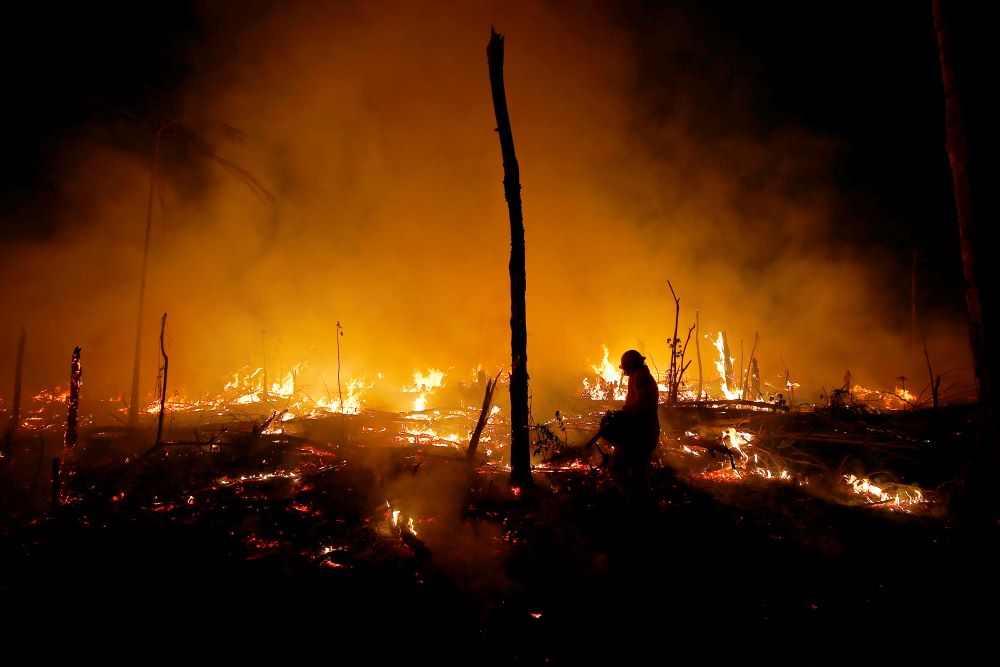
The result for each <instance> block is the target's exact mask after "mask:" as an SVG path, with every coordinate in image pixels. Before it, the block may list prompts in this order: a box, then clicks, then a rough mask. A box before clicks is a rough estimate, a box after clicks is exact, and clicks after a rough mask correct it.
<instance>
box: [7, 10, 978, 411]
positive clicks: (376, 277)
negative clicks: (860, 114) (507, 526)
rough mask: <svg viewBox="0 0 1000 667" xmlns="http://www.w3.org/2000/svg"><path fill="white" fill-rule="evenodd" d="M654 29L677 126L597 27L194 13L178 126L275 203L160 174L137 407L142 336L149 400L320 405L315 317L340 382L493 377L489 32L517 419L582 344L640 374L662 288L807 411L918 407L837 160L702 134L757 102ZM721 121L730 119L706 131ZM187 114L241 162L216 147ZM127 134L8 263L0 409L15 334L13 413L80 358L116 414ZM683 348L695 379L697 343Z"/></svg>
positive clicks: (562, 18) (685, 40)
mask: <svg viewBox="0 0 1000 667" xmlns="http://www.w3.org/2000/svg"><path fill="white" fill-rule="evenodd" d="M676 18H677V19H678V20H677V21H673V22H671V21H666V22H664V25H665V29H664V33H663V35H662V42H663V44H664V49H667V50H669V49H676V50H677V51H678V52H679V53H682V54H683V55H684V57H678V58H675V59H672V60H671V59H667V60H666V61H665V62H666V63H668V64H669V66H670V67H671V68H672V69H670V70H665V71H663V72H662V73H660V74H662V80H663V81H665V82H673V85H674V87H673V88H672V90H671V97H672V104H671V105H670V111H669V113H667V112H663V110H662V109H660V110H659V111H658V112H657V113H653V112H651V111H650V109H649V108H647V107H646V106H645V103H646V102H647V101H648V96H646V95H642V94H640V93H639V91H641V90H643V89H646V88H648V84H649V82H648V81H646V80H644V77H648V76H650V71H649V67H648V63H647V64H646V65H647V66H645V67H644V66H643V65H644V63H643V58H644V57H646V55H647V54H646V52H645V49H639V48H638V47H637V46H636V44H635V42H634V41H633V39H632V38H631V36H630V32H629V31H628V30H627V29H626V28H625V27H624V25H623V24H622V23H621V22H620V21H618V19H620V17H619V16H617V15H615V14H614V13H613V12H612V10H610V9H609V8H608V7H607V6H605V5H604V4H602V3H594V4H587V5H581V4H579V3H554V4H549V3H541V4H536V3H505V2H492V3H491V2H487V3H465V2H455V3H447V4H446V3H418V2H414V3H402V2H393V3H343V4H336V5H332V6H331V3H323V2H287V3H274V4H273V5H272V6H266V5H265V6H264V8H261V7H260V6H256V8H255V9H252V10H247V9H246V8H244V7H242V6H241V7H240V8H239V9H238V10H237V9H236V7H235V6H234V5H231V4H230V3H218V5H217V4H216V3H211V4H209V5H206V6H205V7H204V16H203V21H204V26H205V38H204V40H203V42H202V43H201V44H200V45H199V46H198V47H197V48H195V49H194V50H193V51H192V52H191V54H190V58H191V65H192V70H193V72H194V74H193V75H192V77H191V79H190V80H189V81H188V82H187V84H186V85H185V87H184V88H183V90H182V91H181V92H180V93H179V98H180V100H181V102H180V104H178V105H176V108H179V109H183V111H182V112H173V113H175V114H177V115H180V114H183V117H184V118H185V121H186V123H187V124H189V125H191V126H193V127H194V128H195V129H197V130H198V131H199V132H200V133H201V134H202V136H203V137H204V138H205V140H206V141H208V142H209V143H211V144H212V145H213V146H214V147H215V148H216V150H217V151H218V154H219V155H222V156H225V157H226V158H228V159H231V160H232V161H234V162H235V163H237V164H239V165H241V166H243V167H245V168H246V169H248V170H249V171H250V172H252V173H253V174H254V176H256V178H258V179H259V180H260V181H261V182H262V183H264V184H265V186H266V187H267V188H268V189H269V191H270V192H272V193H273V194H274V196H275V198H276V200H275V201H274V202H273V203H269V202H266V201H263V200H262V199H260V198H258V197H255V196H254V194H253V193H252V192H251V191H250V189H248V188H247V187H245V184H244V183H243V182H241V180H240V179H239V178H235V177H234V176H233V174H232V173H231V172H228V171H226V170H225V169H223V168H220V167H219V165H218V164H215V163H213V162H212V161H211V160H205V159H203V158H199V157H198V156H197V155H195V154H192V153H191V152H190V151H188V152H186V153H185V152H183V151H178V150H177V149H176V148H172V149H171V148H167V149H165V150H166V153H165V158H164V160H163V168H162V175H163V178H162V183H163V190H162V193H161V196H160V197H158V198H157V201H156V206H155V220H154V234H153V239H152V249H151V264H150V274H149V283H148V285H149V287H148V293H147V297H146V313H145V322H146V325H145V340H146V343H145V348H144V349H145V352H144V357H143V364H144V366H143V368H144V375H143V377H144V378H145V381H144V387H143V391H144V393H147V392H151V391H152V385H153V381H154V378H155V372H156V365H157V359H158V350H157V345H156V337H157V334H158V326H159V319H160V315H161V314H162V313H163V312H167V313H169V321H168V340H169V350H170V353H171V384H172V386H173V387H175V388H180V389H183V390H185V391H186V392H187V393H189V394H195V393H198V392H202V391H216V390H218V389H219V388H220V387H221V385H222V384H223V383H224V381H225V376H226V374H227V373H230V372H232V371H233V370H235V369H236V368H237V367H239V366H241V365H242V364H247V363H249V364H252V365H260V364H261V363H262V361H266V363H267V365H268V367H269V372H270V373H272V374H277V373H278V372H280V371H281V370H287V369H288V368H290V367H291V366H292V365H294V364H296V363H300V362H307V363H308V365H309V369H310V370H309V371H308V374H306V375H305V376H304V377H305V379H306V381H308V382H312V383H314V384H315V385H316V386H321V385H322V384H323V383H326V384H327V385H331V384H332V383H333V382H335V377H336V363H337V352H336V338H335V325H336V323H337V322H338V321H339V322H341V323H342V324H343V327H344V331H345V335H344V337H343V338H341V349H342V363H343V372H342V374H343V376H344V377H345V378H346V377H360V376H366V377H367V378H368V379H369V380H374V379H375V377H376V374H377V373H382V374H384V379H383V380H382V382H384V383H385V384H386V385H387V386H390V387H396V386H398V387H402V386H403V385H406V384H409V383H410V382H411V378H410V374H411V373H412V371H413V370H415V369H426V368H429V367H436V368H440V369H446V370H449V371H450V373H451V378H452V380H466V379H469V378H470V377H471V372H472V369H473V368H475V367H476V365H477V364H482V365H483V367H484V368H485V369H487V370H489V369H495V368H498V367H500V366H502V365H506V364H508V363H509V355H510V352H509V342H508V341H509V328H508V318H509V292H508V290H509V286H508V282H507V260H508V251H509V228H508V221H507V211H506V207H505V203H504V200H503V191H502V185H501V180H502V169H501V160H500V151H499V145H498V141H497V138H496V134H495V133H494V131H493V129H494V119H493V110H492V106H491V98H490V90H489V83H488V79H487V69H486V55H485V46H486V42H487V40H488V38H489V30H490V26H491V25H492V26H496V28H497V30H498V31H499V32H501V33H503V34H505V35H506V36H507V40H506V52H507V53H506V64H505V74H506V82H507V94H508V101H509V105H510V111H511V118H512V124H513V131H514V138H515V143H516V147H517V151H518V158H519V161H520V167H521V177H522V186H523V199H524V212H525V226H526V235H527V262H528V264H527V276H528V294H527V299H528V334H529V362H528V366H529V371H530V373H531V378H532V387H533V392H534V395H535V398H536V400H537V401H539V402H540V403H539V404H543V403H545V404H547V403H548V402H551V403H553V404H555V405H558V403H559V401H560V400H561V397H564V396H568V395H570V394H573V393H575V392H577V391H578V390H579V382H580V379H581V378H582V377H583V376H584V375H586V374H588V372H589V365H590V364H592V363H596V362H598V361H600V356H601V344H602V343H603V344H607V345H608V346H609V348H610V349H611V350H612V356H615V355H617V354H620V352H621V351H623V350H624V349H627V348H630V347H636V348H638V349H640V350H641V351H643V352H644V353H645V354H647V356H650V357H652V360H653V361H654V362H655V363H656V364H657V365H658V366H659V368H660V369H661V370H662V369H663V368H664V367H665V364H666V357H667V352H666V349H667V348H666V340H667V339H668V338H669V337H670V335H671V334H672V330H673V302H672V300H671V298H670V293H669V290H668V288H667V281H668V280H669V281H671V282H672V284H673V285H674V287H675V289H676V290H677V292H678V295H679V296H680V298H681V307H682V312H681V335H682V338H683V335H684V332H685V331H686V328H687V326H689V325H690V324H691V323H693V321H694V313H695V309H696V308H697V309H699V310H700V324H701V332H702V334H703V335H706V334H714V332H716V331H718V330H720V329H724V330H726V331H727V332H728V334H729V339H730V342H731V345H732V347H733V354H734V356H735V357H736V362H737V364H739V362H740V353H739V350H740V342H741V341H742V346H743V349H744V350H745V351H746V354H749V349H750V347H751V346H752V344H753V338H754V335H755V333H756V332H759V333H760V337H761V345H760V349H759V358H760V367H761V372H762V374H763V376H764V377H763V379H764V381H765V382H771V383H774V384H780V383H781V382H783V379H784V369H785V367H787V368H788V369H789V370H790V372H791V376H792V379H794V380H796V381H798V382H800V383H801V384H802V385H803V386H802V389H801V391H800V396H801V398H802V400H815V399H816V396H817V394H818V392H819V390H820V388H821V387H826V388H827V389H829V388H832V387H834V386H836V385H839V384H840V383H841V382H842V377H843V375H844V372H845V370H847V369H850V370H851V371H852V373H853V375H854V378H855V380H856V381H857V382H860V383H862V384H865V385H868V386H873V387H877V388H882V389H891V388H892V385H893V382H894V380H895V378H896V377H897V376H901V375H905V376H907V377H908V378H913V379H912V380H910V384H909V385H908V386H909V387H912V386H914V385H917V386H922V385H923V384H926V381H925V380H923V379H922V378H925V377H926V369H925V366H924V360H923V356H922V353H921V351H920V348H919V345H918V346H914V343H913V332H912V327H911V320H910V303H909V301H908V300H902V301H901V300H900V299H899V298H898V297H897V295H898V294H899V292H900V291H901V290H900V289H899V288H898V284H903V285H908V284H909V280H910V277H909V275H908V274H907V273H905V272H904V273H898V272H895V273H893V271H894V270H895V264H893V263H892V262H885V263H878V262H875V261H873V260H872V259H871V258H872V255H873V254H874V253H872V252H871V251H870V249H861V250H852V248H851V247H850V246H847V247H845V245H844V244H842V243H838V242H837V233H838V225H839V224H840V221H838V220H837V219H835V216H834V215H833V213H832V212H833V211H842V210H843V209H842V208H841V207H838V206H837V205H836V202H837V201H838V198H839V197H841V196H842V193H840V192H838V191H837V189H836V188H835V187H834V186H833V185H832V184H831V182H830V179H829V178H828V172H829V168H830V165H831V164H832V163H833V162H834V161H835V160H836V159H837V150H838V147H837V145H836V144H835V143H833V142H831V141H830V140H827V139H821V138H818V137H814V136H810V135H809V134H807V133H805V132H804V131H801V130H800V129H798V128H796V127H794V126H790V127H787V128H783V129H781V130H777V131H775V130H767V131H763V130H756V129H755V128H754V125H753V124H752V123H746V124H744V125H736V126H731V127H727V128H725V129H724V130H719V131H715V132H710V133H706V132H704V131H700V130H701V129H703V127H704V124H703V123H701V124H699V119H700V118H703V117H711V116H712V115H713V114H716V113H719V114H725V116H724V117H726V118H730V119H732V118H746V117H747V116H748V114H749V113H750V112H749V111H741V109H740V104H741V103H742V101H743V100H744V99H745V95H746V94H747V93H746V89H747V88H748V87H750V88H752V82H747V81H736V82H733V81H728V80H725V79H724V78H720V79H714V78H712V71H711V68H699V67H697V63H698V62H699V61H698V58H699V56H700V51H699V49H700V47H699V40H698V37H697V36H692V35H691V34H689V33H688V32H687V31H688V30H689V28H690V26H689V25H688V24H686V23H685V22H684V21H683V20H681V19H682V17H680V16H678V17H676ZM703 37H704V36H703ZM692 63H694V64H692ZM640 72H642V75H640ZM706 91H708V93H706ZM719 100H724V101H725V102H726V104H727V105H729V106H730V108H728V109H719V108H711V106H710V104H711V103H714V102H718V101H719ZM208 118H214V119H218V120H220V121H223V122H225V123H227V124H229V125H232V126H235V127H237V128H239V129H241V130H242V131H243V132H245V133H246V135H247V141H246V142H245V143H243V144H234V143H230V142H229V141H228V140H227V136H226V134H225V133H224V132H223V131H222V130H221V129H220V127H219V126H218V125H217V124H214V123H213V122H210V121H208V120H206V119H208ZM123 122H124V121H108V120H107V119H106V117H105V119H104V120H94V122H93V123H91V124H90V125H89V126H88V127H86V128H84V129H82V130H81V131H80V133H79V134H78V135H77V136H76V138H75V139H74V140H73V141H72V142H70V143H68V144H67V145H66V146H65V148H64V150H63V151H61V152H60V153H59V155H58V156H57V157H56V159H55V160H54V168H55V174H54V176H53V178H54V180H55V182H56V183H57V184H58V188H59V197H60V199H59V201H60V203H61V206H62V210H63V215H62V224H61V225H60V226H59V228H58V229H57V231H56V232H55V233H54V234H53V235H52V236H51V237H50V238H47V239H45V240H44V241H37V240H35V241H18V242H16V243H8V244H7V245H6V247H5V249H4V256H5V258H6V259H7V261H6V262H5V264H4V265H3V267H2V268H0V286H2V287H0V289H2V290H3V303H4V309H5V312H6V316H5V318H4V320H5V323H6V325H5V326H4V327H3V329H2V330H0V388H2V389H3V395H4V396H5V397H6V396H9V391H8V388H9V387H10V378H11V377H12V376H13V352H14V350H15V349H16V340H17V335H18V333H19V325H20V324H21V323H23V324H25V325H26V326H27V327H28V330H29V339H28V358H27V364H26V377H27V378H28V380H27V390H28V391H32V392H33V391H36V390H37V389H39V388H41V387H43V386H49V387H50V386H53V385H55V384H58V383H62V382H65V375H66V372H67V368H66V367H67V366H68V359H69V354H70V351H71V350H72V348H73V346H74V345H82V346H83V354H84V360H85V363H86V371H85V373H86V374H85V382H86V383H87V385H89V386H88V387H87V390H89V391H88V393H87V394H85V396H84V408H85V409H86V404H87V401H88V400H89V399H92V398H93V397H94V396H95V395H101V396H106V395H108V394H110V393H113V392H118V393H121V394H125V395H127V390H128V382H129V379H130V373H131V347H132V327H133V326H134V324H133V320H134V309H135V300H136V295H137V291H138V269H139V264H140V256H141V255H140V253H141V244H142V233H143V227H144V224H145V215H146V197H147V194H148V182H149V155H148V153H147V154H143V152H141V151H136V150H125V149H123V148H121V147H120V146H121V144H122V142H121V141H120V138H121V137H120V134H121V130H116V129H115V128H119V127H120V126H121V125H122V123H123ZM126 124H127V123H126ZM132 132H134V131H132ZM133 145H134V142H133ZM147 145H151V142H149V141H148V142H147ZM116 146H119V147H116ZM870 224H872V225H877V224H878V221H871V222H870ZM889 284H892V285H894V287H893V288H892V289H887V288H886V285H889ZM906 291H907V290H906V289H903V290H902V292H903V293H906ZM921 319H922V325H923V328H924V332H925V334H926V337H927V342H928V345H929V349H930V352H931V355H932V360H933V361H934V362H935V365H936V367H937V369H936V370H937V371H938V372H942V373H945V374H946V375H947V374H948V373H951V374H953V375H954V376H955V377H956V378H958V379H964V378H967V377H968V365H969V362H968V351H967V343H966V338H965V330H964V323H962V322H960V321H956V320H954V319H953V318H952V319H943V318H937V317H935V314H934V313H931V312H927V313H921ZM692 345H693V343H692ZM701 352H702V355H703V357H704V358H705V362H704V370H705V374H706V377H707V378H711V379H713V380H714V379H715V374H714V368H713V365H712V363H711V359H713V358H714V350H713V349H712V348H711V346H710V344H709V343H708V341H706V340H703V341H702V343H701ZM692 353H693V347H692V348H691V350H690V351H689V356H688V358H692V356H693V354H692ZM691 372H692V373H693V372H694V366H692V369H691ZM917 378H920V379H917ZM945 384H946V385H947V384H948V381H946V382H945Z"/></svg>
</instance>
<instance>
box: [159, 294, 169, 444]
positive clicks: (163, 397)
mask: <svg viewBox="0 0 1000 667" xmlns="http://www.w3.org/2000/svg"><path fill="white" fill-rule="evenodd" d="M166 329H167V314H166V313H163V320H161V321H160V354H162V355H163V376H162V377H161V380H160V382H161V384H160V416H159V418H157V420H156V446H157V447H159V445H160V438H161V437H162V435H163V414H164V412H166V408H167V367H168V365H169V363H170V359H169V358H167V349H166V348H165V347H164V346H163V333H164V332H165V331H166Z"/></svg>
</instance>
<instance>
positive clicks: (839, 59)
mask: <svg viewBox="0 0 1000 667" xmlns="http://www.w3.org/2000/svg"><path fill="white" fill-rule="evenodd" d="M242 4H244V5H245V11H246V12H247V13H248V14H249V15H252V14H253V13H254V11H255V7H258V5H264V4H266V3H242ZM705 4H707V5H709V6H710V7H709V8H705V7H702V5H705ZM196 5H197V3H192V2H183V1H176V0H169V1H162V2H153V1H150V2H141V3H136V2H129V1H125V0H110V1H105V2H69V1H43V2H37V3H31V4H30V5H28V6H22V7H21V8H20V9H17V10H10V9H7V10H5V12H6V13H7V16H5V18H4V21H3V25H4V26H5V28H4V33H5V34H4V36H3V38H2V39H0V49H2V56H0V63H2V65H0V67H2V72H3V74H2V76H3V82H4V89H5V98H6V100H7V101H6V102H5V104H4V105H3V110H2V114H3V120H4V125H5V127H6V128H7V132H6V142H5V144H6V145H5V149H4V151H3V152H2V158H0V176H2V178H0V218H2V219H3V220H4V222H3V225H4V227H5V229H4V231H5V234H6V235H8V237H11V236H13V237H22V238H23V237H36V238H37V237H42V236H44V235H45V234H46V231H47V229H48V227H47V225H48V224H49V223H48V222H47V221H48V220H49V219H50V214H51V213H52V211H53V210H54V208H55V207H57V202H58V191H57V188H56V186H55V185H54V183H53V181H52V179H51V173H52V171H53V162H54V161H55V160H57V159H58V155H59V148H60V142H61V141H62V140H63V139H64V138H66V137H68V136H71V135H72V134H73V133H74V131H77V130H78V129H79V128H80V127H81V126H82V124H83V123H84V122H85V121H86V120H87V119H88V118H90V117H92V116H93V115H94V114H107V113H109V112H108V110H107V108H106V107H104V106H103V105H102V104H101V103H100V102H95V100H102V101H104V102H108V103H111V104H114V105H118V106H120V107H123V108H128V109H141V108H143V106H144V104H145V100H146V99H147V98H148V96H149V95H151V94H152V95H166V96H168V97H169V95H170V92H171V91H172V90H174V89H176V88H177V87H178V86H180V85H181V84H183V82H184V81H185V78H186V76H187V75H188V74H189V73H190V72H189V65H188V63H189V62H192V58H191V57H190V54H191V53H194V52H197V50H198V49H199V48H200V47H201V45H202V42H203V40H204V39H205V36H206V34H207V33H210V29H209V28H207V27H206V26H205V25H204V23H203V21H202V19H200V18H199V13H198V11H197V6H196ZM556 6H557V7H561V8H563V9H565V10H567V11H570V9H566V8H572V7H573V4H572V3H562V4H561V5H560V4H558V3H557V5H556ZM678 15H680V16H683V17H684V20H685V21H686V24H687V26H688V29H689V34H690V39H691V40H692V43H695V42H696V43H697V47H698V48H697V49H687V48H685V45H684V44H674V43H670V42H668V41H666V40H665V39H664V35H666V34H667V32H668V30H667V29H668V26H667V25H666V22H668V21H676V19H677V17H678ZM618 16H619V20H620V21H621V23H622V24H623V25H625V26H626V27H627V28H628V30H629V32H630V34H632V35H633V36H634V40H635V44H636V53H637V56H638V59H639V63H640V65H639V67H640V70H639V71H640V77H639V81H640V84H639V85H640V95H641V97H640V99H642V100H643V101H644V103H645V104H646V105H647V109H646V113H648V114H650V115H651V116H654V117H655V116H656V115H657V114H667V113H669V112H670V111H671V105H672V103H673V97H672V90H673V87H675V86H677V85H684V86H688V87H692V86H698V85H699V83H698V79H699V77H700V78H701V79H702V80H704V81H705V82H707V83H706V84H705V85H704V90H705V93H704V96H703V97H702V99H703V100H704V101H705V103H706V104H710V105H712V113H705V114H701V115H700V116H699V117H700V118H701V120H700V121H699V126H697V127H695V131H699V132H704V133H708V134H712V133H720V132H721V133H725V132H739V131H742V130H746V131H749V132H752V133H761V132H768V131H773V130H775V129H778V128H781V127H783V126H789V125H791V126H796V127H800V128H803V129H805V130H806V131H809V132H811V133H815V134H816V135H819V136H822V137H828V138H830V139H831V140H832V141H834V142H836V143H837V144H838V146H840V148H839V150H838V152H837V161H836V164H835V165H834V166H833V168H832V170H831V173H830V179H831V180H832V182H833V183H834V185H835V187H836V189H837V190H838V191H839V192H841V193H842V196H841V198H840V199H839V201H838V203H837V206H839V207H842V208H843V211H842V212H841V213H842V214H843V219H844V221H845V222H844V224H843V226H842V227H841V228H840V230H838V233H837V234H836V235H835V237H834V238H831V239H830V243H845V244H849V245H851V246H853V248H854V251H855V252H858V251H861V252H865V251H866V250H870V252H872V253H879V252H883V251H884V249H886V248H891V249H893V252H896V253H899V254H900V256H910V255H912V253H913V252H917V253H919V255H920V257H921V258H922V262H921V265H922V267H923V268H922V272H924V271H926V275H927V276H928V278H929V280H928V282H933V283H934V284H935V285H937V287H938V290H937V292H936V293H935V294H934V295H932V296H931V297H930V298H933V299H938V300H940V305H942V306H944V307H945V308H948V307H952V306H956V305H957V306H959V307H960V305H961V300H960V297H957V298H956V295H957V294H958V293H959V290H960V274H959V265H958V242H957V232H956V231H955V227H954V224H953V216H954V213H953V207H952V204H951V200H950V196H951V193H950V190H949V188H950V173H949V171H948V165H947V160H946V155H945V152H944V144H943V128H944V110H943V98H942V93H941V83H940V73H939V69H938V60H937V51H936V42H935V35H934V32H933V25H932V17H931V9H930V2H929V1H928V2H912V1H896V2H878V3H870V2H835V3H834V2H817V3H812V2H808V3H803V2H773V3H695V2H679V3H657V2H638V1H633V2H629V3H624V4H623V6H622V8H621V9H620V10H619V11H618ZM693 54H697V56H694V55H693ZM678 62H680V63H682V64H683V65H684V68H685V71H688V72H689V73H690V75H689V77H688V78H687V79H685V80H683V81H677V80H664V77H662V76H660V73H661V72H664V71H670V70H676V68H675V67H670V66H672V65H677V64H678ZM719 81H728V82H730V83H731V84H732V85H727V86H717V85H714V84H717V83H718V82H719ZM718 90H736V91H740V93H739V94H740V98H739V100H733V99H727V98H726V97H723V96H720V94H719V93H717V92H715V91H718ZM735 102H738V104H736V103H735ZM835 213H837V212H835ZM857 220H879V221H880V224H878V225H871V224H868V223H856V222H850V221H857Z"/></svg>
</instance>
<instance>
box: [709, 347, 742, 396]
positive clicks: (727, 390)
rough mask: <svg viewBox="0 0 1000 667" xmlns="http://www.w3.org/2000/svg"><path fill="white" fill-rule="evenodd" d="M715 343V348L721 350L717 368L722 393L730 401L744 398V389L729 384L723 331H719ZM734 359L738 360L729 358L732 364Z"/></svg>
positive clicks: (716, 362) (716, 363)
mask: <svg viewBox="0 0 1000 667" xmlns="http://www.w3.org/2000/svg"><path fill="white" fill-rule="evenodd" d="M713 345H715V349H716V350H718V351H719V358H718V359H716V361H715V370H716V371H718V373H719V388H720V389H721V390H722V394H723V395H724V396H725V397H726V399H727V400H730V401H735V400H739V399H741V398H743V390H742V389H736V388H731V387H729V386H727V382H728V381H727V380H726V353H725V346H724V343H723V341H722V332H721V331H720V332H719V335H718V336H716V338H715V341H714V343H713ZM734 361H736V359H734V358H733V357H730V358H729V363H730V364H732V363H733V362H734Z"/></svg>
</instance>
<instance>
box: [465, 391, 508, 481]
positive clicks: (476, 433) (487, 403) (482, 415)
mask: <svg viewBox="0 0 1000 667" xmlns="http://www.w3.org/2000/svg"><path fill="white" fill-rule="evenodd" d="M499 379H500V373H497V375H496V377H495V378H493V379H492V380H487V381H486V391H485V393H484V395H483V407H482V408H481V409H480V410H479V419H478V421H476V428H475V430H473V432H472V437H471V438H470V439H469V449H468V450H467V451H466V452H465V458H466V459H468V460H469V461H471V460H472V459H473V458H474V457H475V455H476V448H477V447H478V446H479V438H480V436H482V434H483V429H484V428H486V422H488V421H489V419H490V408H491V406H492V405H493V391H494V390H495V389H496V386H497V381H498V380H499Z"/></svg>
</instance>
